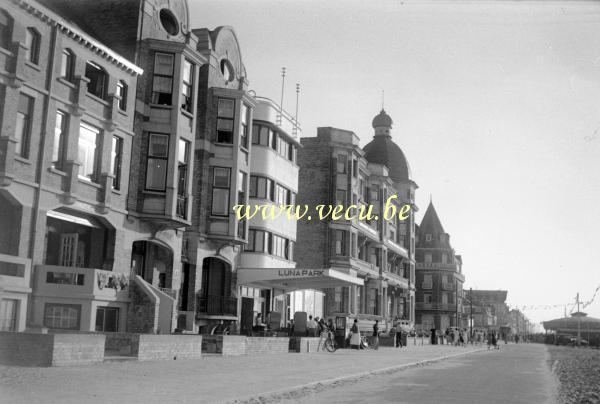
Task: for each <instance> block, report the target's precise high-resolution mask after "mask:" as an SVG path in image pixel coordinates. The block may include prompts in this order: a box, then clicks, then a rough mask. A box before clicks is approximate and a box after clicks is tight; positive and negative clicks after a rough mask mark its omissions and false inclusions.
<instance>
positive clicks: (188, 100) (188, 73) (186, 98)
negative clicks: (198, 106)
mask: <svg viewBox="0 0 600 404" xmlns="http://www.w3.org/2000/svg"><path fill="white" fill-rule="evenodd" d="M193 88H194V65H193V64H192V63H190V62H189V61H187V60H186V61H184V62H183V82H182V84H181V95H182V97H183V102H182V104H181V108H182V109H183V110H185V111H187V112H192V108H193V99H194V92H193Z"/></svg>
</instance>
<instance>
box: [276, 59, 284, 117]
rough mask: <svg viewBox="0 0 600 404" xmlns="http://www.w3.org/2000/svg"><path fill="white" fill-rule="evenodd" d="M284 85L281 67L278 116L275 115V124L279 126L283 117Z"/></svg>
mask: <svg viewBox="0 0 600 404" xmlns="http://www.w3.org/2000/svg"><path fill="white" fill-rule="evenodd" d="M284 87H285V67H282V68H281V102H280V103H279V116H278V117H277V124H278V125H279V126H281V121H282V118H283V89H284Z"/></svg>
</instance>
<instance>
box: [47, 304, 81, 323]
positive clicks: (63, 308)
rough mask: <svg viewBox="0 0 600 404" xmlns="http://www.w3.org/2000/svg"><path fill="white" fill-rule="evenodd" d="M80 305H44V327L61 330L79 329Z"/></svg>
mask: <svg viewBox="0 0 600 404" xmlns="http://www.w3.org/2000/svg"><path fill="white" fill-rule="evenodd" d="M80 317H81V305H79V304H51V303H46V304H45V305H44V327H48V328H60V329H63V330H79V320H80Z"/></svg>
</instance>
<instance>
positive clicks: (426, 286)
mask: <svg viewBox="0 0 600 404" xmlns="http://www.w3.org/2000/svg"><path fill="white" fill-rule="evenodd" d="M432 288H433V283H431V282H421V289H432Z"/></svg>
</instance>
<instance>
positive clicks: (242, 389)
mask: <svg viewBox="0 0 600 404" xmlns="http://www.w3.org/2000/svg"><path fill="white" fill-rule="evenodd" d="M481 349H487V348H486V347H482V346H468V347H453V346H447V345H442V346H440V345H422V346H421V345H416V346H415V345H412V341H411V343H409V345H408V347H405V348H391V347H381V348H380V349H379V350H378V351H374V350H366V351H365V350H361V351H357V350H350V349H341V350H338V351H336V352H335V353H328V352H315V353H309V354H299V353H289V354H273V355H265V356H235V357H221V356H206V357H204V358H203V359H199V360H176V361H155V362H114V363H104V364H102V365H94V366H78V367H64V368H27V367H9V366H0V402H2V403H5V402H6V403H42V402H43V403H81V402H89V403H117V402H119V403H123V402H127V403H141V402H143V403H159V402H161V403H163V402H168V403H198V402H202V403H204V402H206V403H214V402H261V401H262V400H261V399H259V397H262V398H263V399H264V400H265V401H269V400H268V399H269V398H271V399H272V398H273V397H281V395H282V394H283V395H286V394H287V395H288V396H290V394H291V395H292V396H293V394H294V392H299V391H301V390H302V389H316V390H317V391H318V390H319V389H321V390H323V389H325V388H326V387H327V386H329V385H336V384H340V383H347V382H349V381H350V382H352V381H358V380H362V379H364V378H368V377H373V376H372V375H373V374H384V373H392V372H395V371H397V370H398V369H399V368H402V367H412V366H418V365H423V364H426V363H428V362H431V361H438V360H443V359H445V358H448V357H457V356H461V355H468V354H469V353H471V352H473V351H476V350H481Z"/></svg>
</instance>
